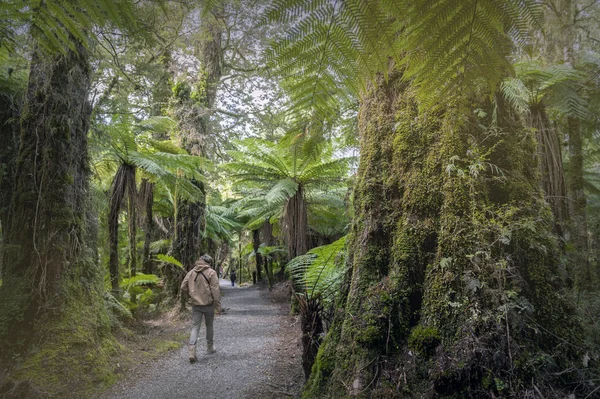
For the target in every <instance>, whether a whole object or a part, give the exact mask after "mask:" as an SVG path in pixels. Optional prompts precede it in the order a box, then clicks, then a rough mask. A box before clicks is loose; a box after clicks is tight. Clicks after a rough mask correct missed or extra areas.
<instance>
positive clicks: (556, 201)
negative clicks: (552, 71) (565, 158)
mask: <svg viewBox="0 0 600 399" xmlns="http://www.w3.org/2000/svg"><path fill="white" fill-rule="evenodd" d="M528 125H529V126H531V127H533V128H534V129H535V131H536V136H537V142H538V155H539V157H540V172H541V186H542V189H543V190H544V194H545V198H546V201H547V202H548V204H550V208H551V209H552V213H553V214H554V220H555V224H554V230H555V232H556V234H558V235H559V236H561V237H564V229H565V225H566V223H567V222H568V220H569V208H568V201H567V186H566V183H565V176H564V168H563V163H562V150H561V145H560V140H559V138H558V135H557V132H556V130H555V129H554V128H553V127H552V125H551V124H550V121H549V119H548V115H547V113H546V109H545V108H544V106H543V105H541V104H540V105H537V106H535V107H532V109H531V110H530V115H529V118H528Z"/></svg>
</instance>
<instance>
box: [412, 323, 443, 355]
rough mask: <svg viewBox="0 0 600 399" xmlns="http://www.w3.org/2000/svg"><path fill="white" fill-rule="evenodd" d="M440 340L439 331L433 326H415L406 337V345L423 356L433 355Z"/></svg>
mask: <svg viewBox="0 0 600 399" xmlns="http://www.w3.org/2000/svg"><path fill="white" fill-rule="evenodd" d="M440 342H441V337H440V333H439V331H438V330H437V329H436V328H434V327H425V326H421V325H419V326H416V327H414V328H413V329H412V330H411V332H410V336H409V337H408V347H409V348H410V349H412V350H413V351H415V352H416V353H417V354H420V355H421V356H424V357H425V358H430V357H431V356H433V354H434V353H435V349H436V348H437V347H438V345H439V344H440Z"/></svg>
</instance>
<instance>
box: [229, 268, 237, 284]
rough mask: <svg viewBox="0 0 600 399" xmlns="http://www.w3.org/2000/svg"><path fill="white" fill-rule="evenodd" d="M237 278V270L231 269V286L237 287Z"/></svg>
mask: <svg viewBox="0 0 600 399" xmlns="http://www.w3.org/2000/svg"><path fill="white" fill-rule="evenodd" d="M236 278H237V274H235V269H231V273H229V279H230V280H231V286H232V287H235V279H236Z"/></svg>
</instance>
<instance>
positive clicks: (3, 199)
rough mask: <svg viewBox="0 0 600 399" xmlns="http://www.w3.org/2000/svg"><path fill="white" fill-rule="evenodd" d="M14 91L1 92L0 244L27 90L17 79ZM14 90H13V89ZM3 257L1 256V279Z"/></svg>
mask: <svg viewBox="0 0 600 399" xmlns="http://www.w3.org/2000/svg"><path fill="white" fill-rule="evenodd" d="M9 81H10V82H11V83H12V84H14V90H11V91H6V92H0V143H2V145H1V146H0V243H1V242H2V234H3V232H4V231H5V230H6V228H7V226H8V224H9V223H8V215H9V209H10V202H11V198H12V194H13V188H14V181H15V168H16V160H17V155H18V150H19V123H18V121H19V115H20V113H21V107H22V103H23V94H24V92H25V88H24V87H22V85H20V84H19V83H20V82H19V81H18V80H17V79H11V80H9ZM11 89H12V88H11ZM1 278H2V257H1V256H0V279H1Z"/></svg>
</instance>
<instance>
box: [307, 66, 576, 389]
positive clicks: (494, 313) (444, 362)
mask: <svg viewBox="0 0 600 399" xmlns="http://www.w3.org/2000/svg"><path fill="white" fill-rule="evenodd" d="M483 107H484V109H486V110H488V111H489V112H487V115H492V106H491V105H490V104H487V105H483ZM497 107H498V122H497V123H498V125H497V126H495V127H494V129H489V130H488V129H487V128H482V126H489V125H492V123H493V122H492V120H491V118H490V117H485V118H477V119H476V118H475V116H474V115H473V113H472V112H469V111H465V110H460V109H452V108H448V109H447V110H446V111H445V112H443V113H442V112H440V113H438V114H433V113H429V114H424V113H421V112H419V107H418V104H417V103H416V101H415V100H414V97H413V94H412V91H411V88H410V86H409V84H408V83H407V82H406V81H403V80H402V79H401V75H400V73H398V72H397V71H393V72H391V73H390V75H389V77H388V79H387V80H385V79H384V78H383V77H379V79H378V84H377V86H375V87H371V89H370V90H369V91H368V93H366V95H365V96H364V97H363V101H362V104H361V109H360V113H359V133H360V137H361V152H360V153H361V158H360V166H359V170H358V176H357V182H356V186H355V194H354V195H355V197H354V208H355V209H354V214H355V219H354V220H355V221H354V223H353V226H352V230H351V233H350V236H349V239H348V263H347V265H348V272H347V274H346V279H345V284H344V285H343V288H342V294H341V299H340V302H339V307H340V308H341V309H340V311H339V313H337V314H336V317H335V320H334V322H333V325H332V327H331V329H330V331H329V333H328V336H327V337H326V339H325V341H324V343H323V344H322V346H321V349H320V351H319V354H318V356H317V360H316V363H315V366H314V367H313V373H312V375H311V378H310V380H309V382H308V384H307V385H306V388H305V393H304V396H305V397H347V396H358V397H394V396H401V395H402V394H403V392H410V393H411V395H412V396H415V397H431V396H439V395H448V396H452V395H455V396H456V395H458V396H469V395H473V396H477V395H479V394H477V392H492V393H493V392H495V395H498V392H500V391H502V394H503V395H504V394H507V395H509V396H516V397H519V396H522V395H523V393H524V392H525V390H527V389H528V388H531V385H530V384H531V381H532V377H533V378H535V381H539V380H538V379H537V377H539V374H536V373H537V372H533V373H531V370H530V369H529V370H528V369H526V368H523V366H522V365H523V364H525V363H527V362H528V361H529V359H531V356H532V354H534V353H535V354H536V356H549V357H551V358H552V359H553V362H556V364H558V365H559V366H558V367H559V369H560V370H562V369H563V368H560V367H563V366H565V367H564V368H565V369H566V368H567V366H566V365H567V361H566V360H567V359H569V360H571V359H573V358H574V354H573V352H574V351H573V347H571V346H569V345H566V344H565V341H569V342H577V333H578V331H579V330H578V327H577V325H576V324H575V322H574V321H573V318H572V315H573V309H572V308H571V307H569V306H568V304H566V303H565V302H564V299H562V297H561V296H560V290H561V288H562V286H561V282H560V281H559V279H558V278H557V275H558V273H557V263H558V256H557V249H556V241H555V239H554V236H553V235H552V233H551V229H552V218H551V213H550V211H549V209H548V208H547V207H546V205H545V203H544V201H543V199H542V195H541V190H540V189H539V180H538V178H539V177H538V174H537V173H536V171H537V170H538V168H539V167H538V165H537V164H536V163H535V159H536V158H535V157H533V156H532V154H535V151H536V147H535V143H534V142H533V140H531V139H530V138H529V136H528V135H527V134H526V131H525V129H523V128H522V127H521V126H520V125H519V123H518V122H517V121H515V120H511V119H510V118H509V117H508V116H507V115H509V114H510V112H505V110H506V107H507V106H506V105H505V104H504V102H503V101H502V99H501V98H497ZM557 337H560V338H557ZM567 337H568V338H567ZM559 347H560V349H557V348H559ZM399 370H401V371H399ZM539 373H543V371H539ZM490 376H493V378H497V379H498V381H499V382H498V381H496V380H493V379H492V378H491V377H490ZM490 381H491V382H490ZM544 381H545V383H548V381H551V380H548V379H547V380H544ZM538 384H539V382H538ZM503 389H506V391H503ZM486 395H487V393H486Z"/></svg>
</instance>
